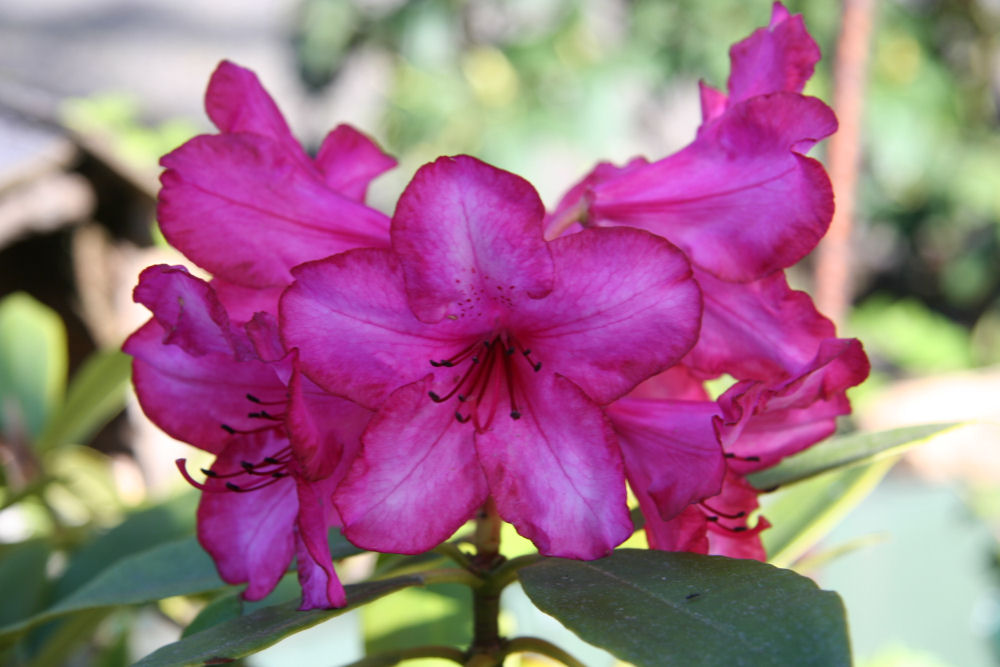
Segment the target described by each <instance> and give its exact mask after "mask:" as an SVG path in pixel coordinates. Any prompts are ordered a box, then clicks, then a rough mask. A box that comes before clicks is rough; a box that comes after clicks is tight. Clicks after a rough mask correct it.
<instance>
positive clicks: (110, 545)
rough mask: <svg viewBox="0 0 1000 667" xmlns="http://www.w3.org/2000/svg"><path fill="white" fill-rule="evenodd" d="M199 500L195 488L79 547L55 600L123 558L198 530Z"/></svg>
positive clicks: (58, 586)
mask: <svg viewBox="0 0 1000 667" xmlns="http://www.w3.org/2000/svg"><path fill="white" fill-rule="evenodd" d="M197 503H198V494H197V493H195V492H193V491H192V492H190V493H185V494H182V495H179V496H177V497H175V498H172V499H171V500H169V501H167V502H165V503H162V504H160V505H156V506H153V507H149V508H147V509H144V510H140V511H138V512H135V513H134V514H131V515H129V516H128V517H127V518H126V519H125V520H124V521H123V522H122V523H120V524H118V525H117V526H115V527H114V528H112V529H111V530H109V531H108V532H106V533H104V534H103V535H101V536H99V537H97V538H96V539H94V540H93V541H92V542H90V543H88V544H87V545H85V546H83V547H81V548H80V549H78V550H77V551H76V552H74V553H73V554H72V556H71V557H70V561H69V566H68V567H67V568H66V571H65V572H64V573H63V575H62V576H61V577H60V578H59V580H58V581H57V582H56V587H55V594H54V596H53V599H54V601H55V602H59V601H60V600H62V599H63V598H65V597H66V596H68V595H70V594H71V593H73V592H74V591H75V590H77V589H78V588H80V587H81V586H83V585H84V584H86V583H87V582H88V581H90V580H91V579H93V578H94V577H95V576H97V575H98V574H100V573H101V572H103V571H104V570H106V569H108V568H109V567H111V566H112V565H114V564H115V563H116V562H117V561H119V560H121V559H122V558H125V557H127V556H131V555H133V554H137V553H139V552H141V551H145V550H147V549H150V548H152V547H154V546H157V545H159V544H163V543H166V542H170V541H172V540H177V539H180V538H182V537H186V536H189V535H191V534H192V533H194V522H195V520H194V517H195V508H196V507H197Z"/></svg>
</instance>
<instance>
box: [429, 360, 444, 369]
mask: <svg viewBox="0 0 1000 667" xmlns="http://www.w3.org/2000/svg"><path fill="white" fill-rule="evenodd" d="M443 365H444V364H442V363H441V362H440V361H434V360H433V359H431V366H433V367H434V368H437V367H438V366H443Z"/></svg>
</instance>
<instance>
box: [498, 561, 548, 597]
mask: <svg viewBox="0 0 1000 667" xmlns="http://www.w3.org/2000/svg"><path fill="white" fill-rule="evenodd" d="M543 558H544V556H542V555H541V554H525V555H523V556H518V557H517V558H512V559H510V560H509V561H506V562H505V563H503V564H502V565H501V566H500V567H498V568H497V569H496V571H495V572H493V574H492V576H491V577H490V578H489V579H488V580H487V581H486V582H485V584H484V585H486V586H489V587H490V588H491V589H493V590H495V591H497V592H498V593H499V592H500V591H502V590H503V589H505V588H507V586H509V585H510V584H512V583H514V580H515V579H517V571H518V570H520V569H521V568H522V567H527V566H528V565H533V564H534V563H537V562H538V561H540V560H542V559H543Z"/></svg>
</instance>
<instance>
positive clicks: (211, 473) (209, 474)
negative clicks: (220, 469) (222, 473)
mask: <svg viewBox="0 0 1000 667" xmlns="http://www.w3.org/2000/svg"><path fill="white" fill-rule="evenodd" d="M201 474H202V475H204V476H205V477H218V476H219V473H217V472H215V471H214V470H205V469H204V468H202V469H201Z"/></svg>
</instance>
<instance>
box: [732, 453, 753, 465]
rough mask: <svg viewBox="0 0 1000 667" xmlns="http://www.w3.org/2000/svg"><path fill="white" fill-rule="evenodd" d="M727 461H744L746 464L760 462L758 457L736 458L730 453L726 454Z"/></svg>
mask: <svg viewBox="0 0 1000 667" xmlns="http://www.w3.org/2000/svg"><path fill="white" fill-rule="evenodd" d="M726 458H727V459H736V460H737V461H746V462H747V463H758V462H759V461H760V457H759V456H737V455H736V454H733V453H732V452H726Z"/></svg>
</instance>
